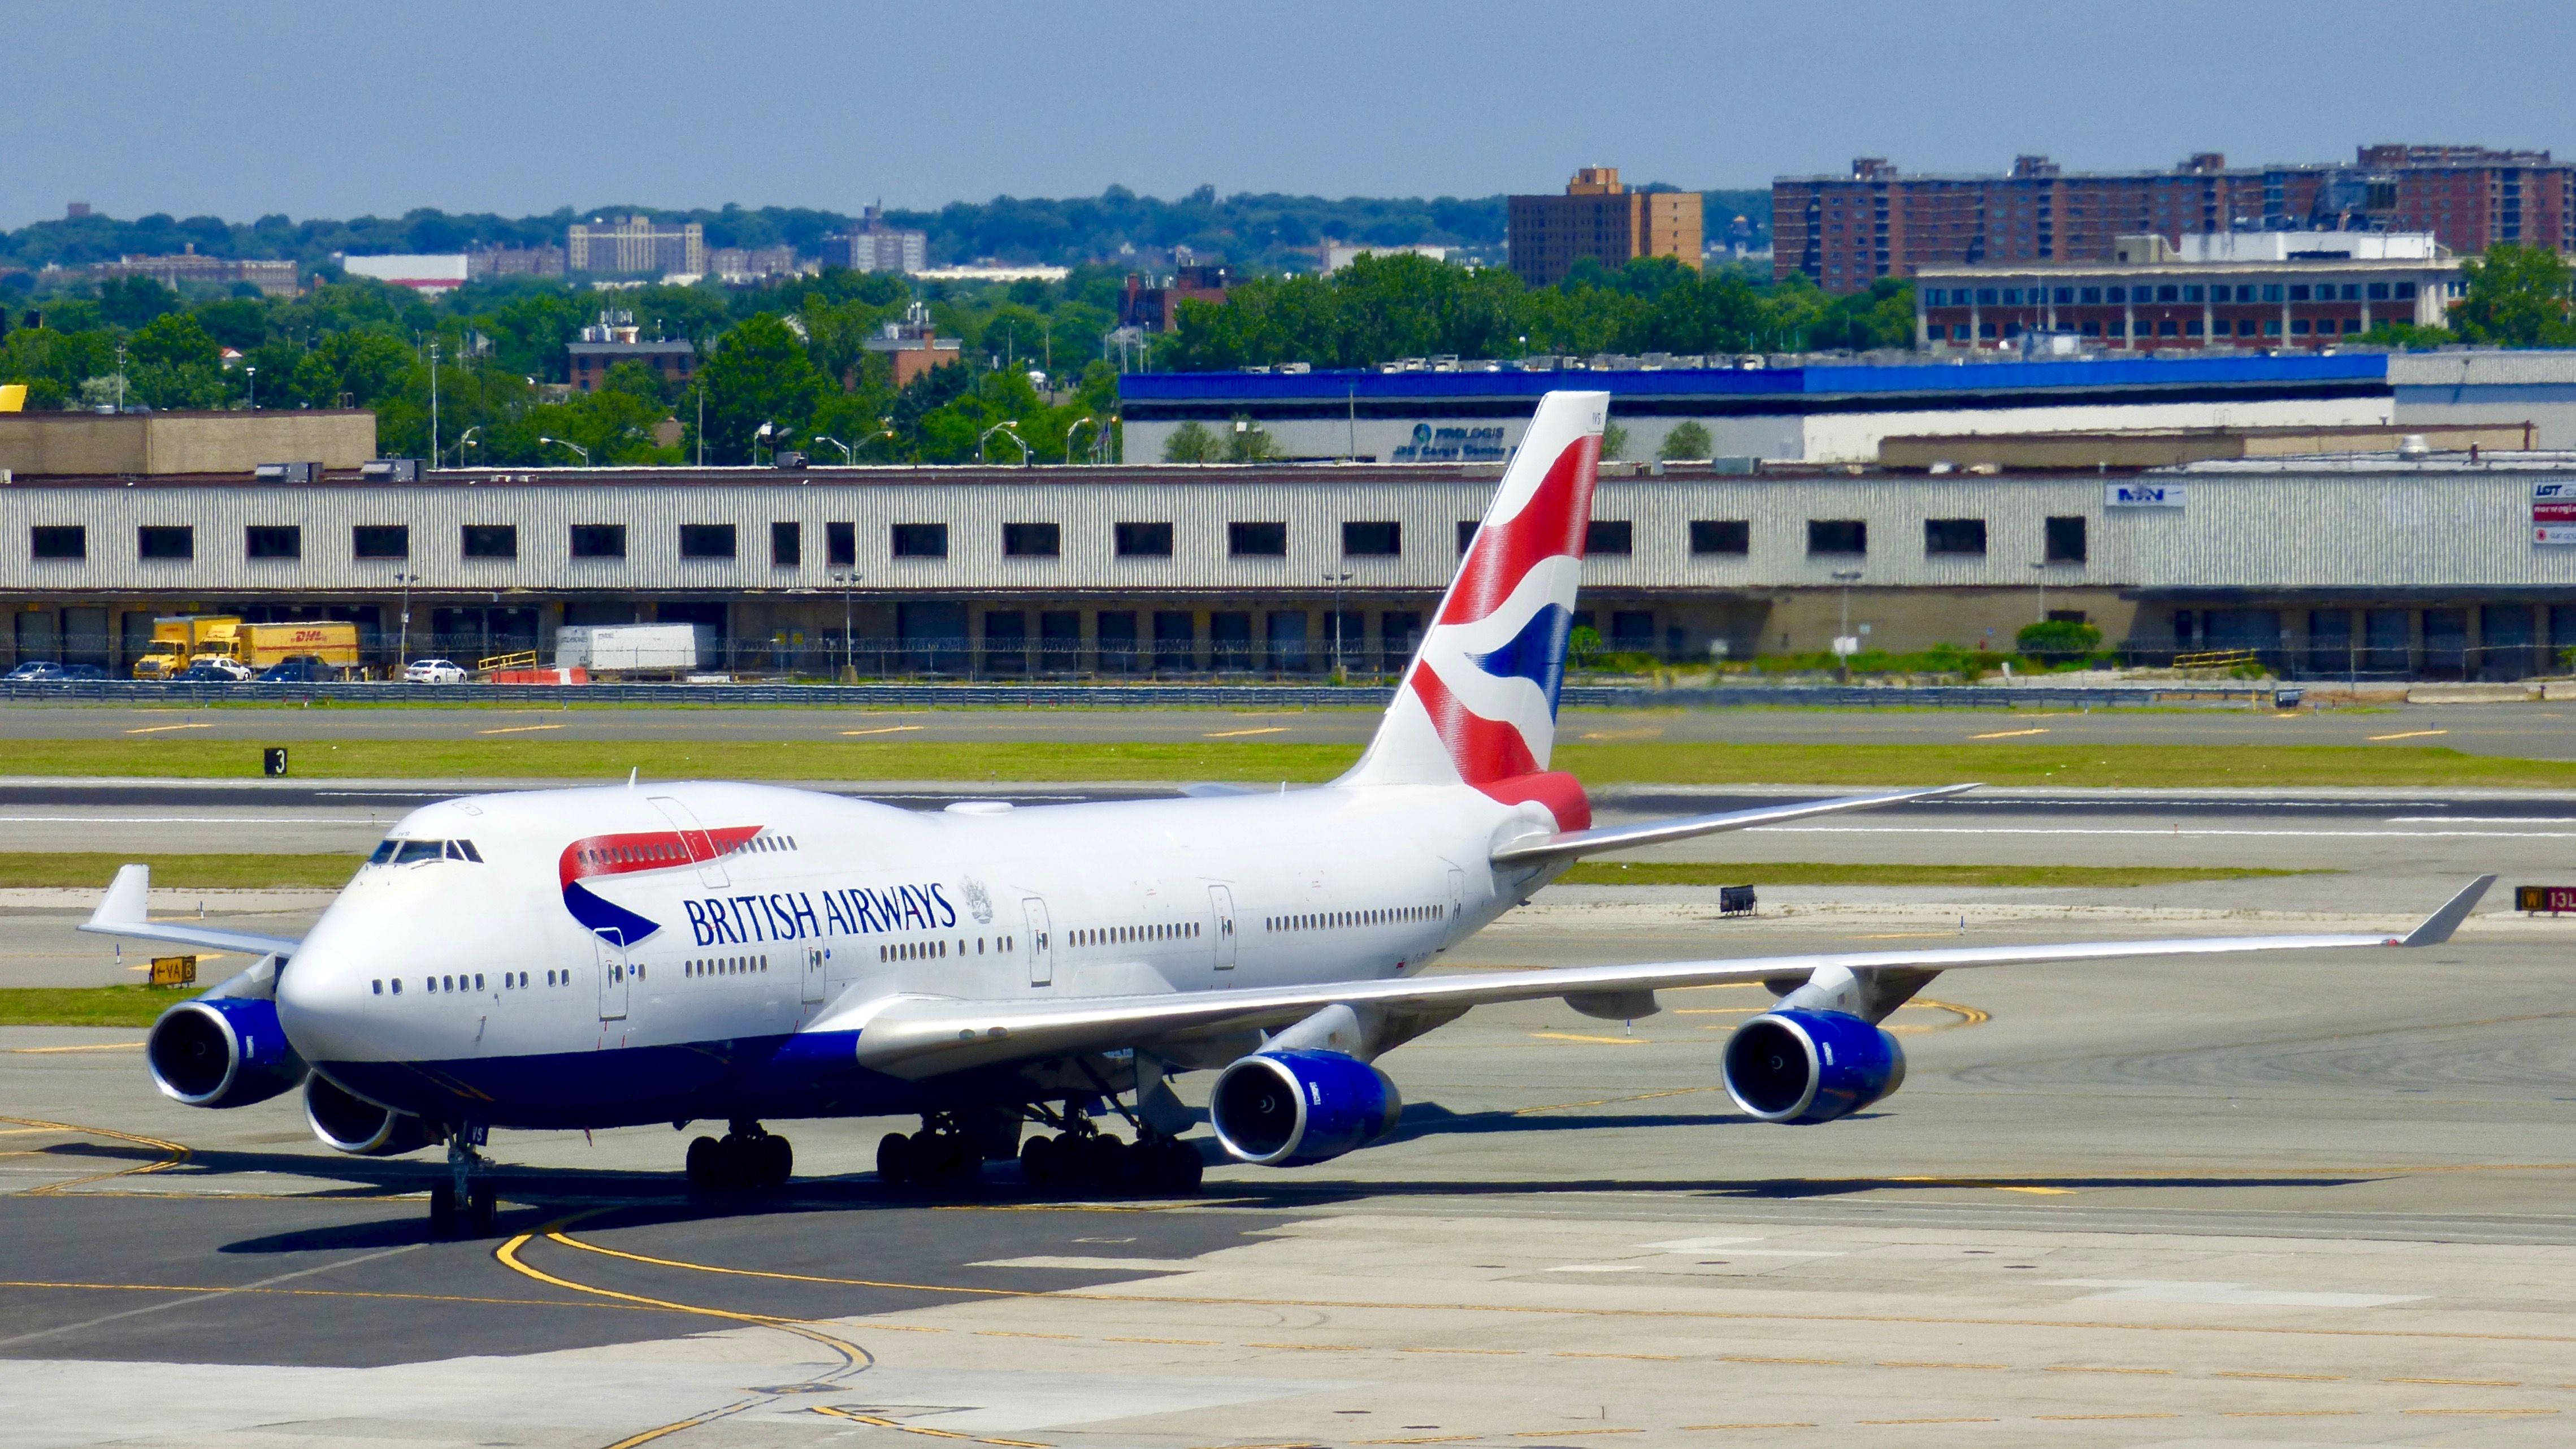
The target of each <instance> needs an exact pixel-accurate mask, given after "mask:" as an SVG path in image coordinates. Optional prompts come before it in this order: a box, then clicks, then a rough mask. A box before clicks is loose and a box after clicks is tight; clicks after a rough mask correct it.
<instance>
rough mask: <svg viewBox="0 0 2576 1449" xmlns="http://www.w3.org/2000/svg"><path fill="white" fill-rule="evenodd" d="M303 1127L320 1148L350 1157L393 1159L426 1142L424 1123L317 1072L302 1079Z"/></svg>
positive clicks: (424, 1145) (426, 1127)
mask: <svg viewBox="0 0 2576 1449" xmlns="http://www.w3.org/2000/svg"><path fill="white" fill-rule="evenodd" d="M304 1125H306V1126H308V1127H310V1128H312V1129H313V1135H314V1136H316V1137H318V1138H320V1139H322V1145H323V1146H325V1147H328V1148H330V1149H332V1150H333V1151H335V1152H346V1153H348V1154H349V1155H351V1156H353V1157H393V1156H396V1155H398V1154H400V1153H405V1152H412V1151H416V1150H418V1149H420V1148H423V1147H427V1146H428V1145H429V1142H430V1131H429V1124H428V1123H426V1122H423V1121H422V1120H420V1119H419V1118H418V1117H415V1116H413V1115H411V1114H410V1113H409V1112H397V1111H395V1110H394V1109H392V1108H391V1107H379V1106H377V1105H376V1104H375V1103H373V1102H370V1101H368V1100H367V1099H366V1098H364V1097H361V1096H359V1095H358V1094H357V1093H355V1092H352V1091H350V1090H349V1089H348V1088H346V1087H343V1086H341V1085H340V1084H339V1083H338V1082H335V1081H332V1080H331V1079H330V1078H329V1077H326V1076H324V1075H322V1074H321V1073H320V1072H315V1073H314V1074H312V1075H311V1076H309V1077H306V1078H305V1079H304Z"/></svg>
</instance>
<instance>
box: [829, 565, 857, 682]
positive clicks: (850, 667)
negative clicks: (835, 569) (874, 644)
mask: <svg viewBox="0 0 2576 1449" xmlns="http://www.w3.org/2000/svg"><path fill="white" fill-rule="evenodd" d="M858 581H859V575H858V571H857V570H855V569H853V570H851V571H850V572H848V573H840V574H834V575H832V582H834V583H836V584H839V585H840V586H841V682H842V683H843V684H854V683H856V682H858V677H859V666H858V662H857V656H856V654H855V653H854V652H853V651H854V650H855V649H856V648H857V645H856V644H855V643H854V642H853V641H852V639H851V637H850V590H851V588H852V587H854V586H855V585H856V584H857V583H858Z"/></svg>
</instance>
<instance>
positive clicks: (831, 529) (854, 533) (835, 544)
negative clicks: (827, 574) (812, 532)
mask: <svg viewBox="0 0 2576 1449" xmlns="http://www.w3.org/2000/svg"><path fill="white" fill-rule="evenodd" d="M823 561H824V562H825V563H827V564H829V565H830V566H831V567H833V568H836V569H845V568H848V567H850V566H851V565H853V564H855V563H857V562H858V561H859V526H858V525H857V524H855V523H826V524H824V525H823Z"/></svg>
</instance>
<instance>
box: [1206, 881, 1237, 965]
mask: <svg viewBox="0 0 2576 1449" xmlns="http://www.w3.org/2000/svg"><path fill="white" fill-rule="evenodd" d="M1208 909H1209V910H1211V911H1213V912H1214V913H1215V915H1216V969H1218V970H1219V971H1231V970H1233V969H1234V892H1233V891H1231V890H1228V889H1226V888H1225V887H1224V886H1221V885H1212V886H1209V887H1208Z"/></svg>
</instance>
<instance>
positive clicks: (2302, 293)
mask: <svg viewBox="0 0 2576 1449" xmlns="http://www.w3.org/2000/svg"><path fill="white" fill-rule="evenodd" d="M2327 295H2328V296H2332V295H2333V293H2331V292H2329V293H2327ZM2290 300H2291V301H2293V302H2304V301H2306V300H2308V284H2307V283H2305V282H2293V283H2291V284H2290Z"/></svg>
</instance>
